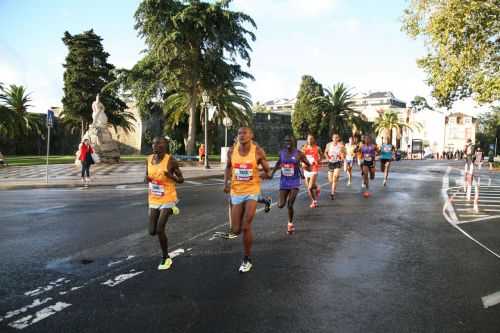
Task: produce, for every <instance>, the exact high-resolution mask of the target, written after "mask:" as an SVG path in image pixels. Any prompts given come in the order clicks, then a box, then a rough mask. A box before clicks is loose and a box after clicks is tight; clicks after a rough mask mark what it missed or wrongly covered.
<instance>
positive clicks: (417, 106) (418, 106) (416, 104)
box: [410, 96, 434, 112]
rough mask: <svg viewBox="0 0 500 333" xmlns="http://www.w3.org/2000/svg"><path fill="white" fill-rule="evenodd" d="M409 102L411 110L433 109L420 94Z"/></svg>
mask: <svg viewBox="0 0 500 333" xmlns="http://www.w3.org/2000/svg"><path fill="white" fill-rule="evenodd" d="M410 104H411V107H412V108H413V110H415V111H416V112H420V111H423V110H434V108H433V107H431V106H430V105H429V103H427V100H426V99H425V97H422V96H415V97H414V98H413V101H411V102H410Z"/></svg>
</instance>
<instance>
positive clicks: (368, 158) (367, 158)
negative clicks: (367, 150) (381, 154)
mask: <svg viewBox="0 0 500 333" xmlns="http://www.w3.org/2000/svg"><path fill="white" fill-rule="evenodd" d="M364 160H365V161H366V162H371V161H372V160H373V158H372V156H371V155H365V158H364Z"/></svg>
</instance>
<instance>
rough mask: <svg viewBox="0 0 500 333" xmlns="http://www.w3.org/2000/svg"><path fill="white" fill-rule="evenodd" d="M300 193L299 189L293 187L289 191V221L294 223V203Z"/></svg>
mask: <svg viewBox="0 0 500 333" xmlns="http://www.w3.org/2000/svg"><path fill="white" fill-rule="evenodd" d="M298 193H299V190H298V189H296V188H295V189H293V190H290V191H289V194H288V222H289V223H293V215H294V211H293V205H294V204H295V199H296V198H297V194H298Z"/></svg>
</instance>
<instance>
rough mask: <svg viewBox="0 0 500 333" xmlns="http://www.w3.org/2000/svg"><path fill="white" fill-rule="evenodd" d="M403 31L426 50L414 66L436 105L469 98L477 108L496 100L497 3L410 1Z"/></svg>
mask: <svg viewBox="0 0 500 333" xmlns="http://www.w3.org/2000/svg"><path fill="white" fill-rule="evenodd" d="M403 30H404V31H405V32H406V33H408V35H410V36H411V37H413V38H417V37H421V38H422V39H423V40H424V42H425V44H426V45H427V48H428V54H427V55H426V56H425V57H423V58H420V59H418V61H417V63H418V65H419V67H421V68H422V69H423V70H424V71H425V72H426V74H427V82H428V84H429V85H430V86H431V87H432V89H433V91H432V95H433V96H434V97H435V98H436V99H437V101H438V104H439V106H447V107H450V106H451V105H452V104H453V102H454V101H456V100H459V99H462V98H465V97H469V96H472V97H474V98H475V100H476V101H478V102H480V103H489V102H494V101H497V100H499V99H500V75H499V73H500V60H499V59H500V58H499V56H498V54H499V51H500V40H499V38H500V5H499V2H498V0H411V2H410V5H409V7H408V8H407V9H406V10H405V12H404V16H403Z"/></svg>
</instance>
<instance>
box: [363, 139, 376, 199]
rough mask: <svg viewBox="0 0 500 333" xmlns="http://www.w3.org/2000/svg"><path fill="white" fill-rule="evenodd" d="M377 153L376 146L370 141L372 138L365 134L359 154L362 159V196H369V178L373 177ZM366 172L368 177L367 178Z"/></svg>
mask: <svg viewBox="0 0 500 333" xmlns="http://www.w3.org/2000/svg"><path fill="white" fill-rule="evenodd" d="M376 153H377V146H375V145H374V144H373V143H372V138H371V137H370V136H369V135H366V136H365V141H364V143H363V144H362V145H361V156H362V159H363V162H362V164H361V165H362V169H363V185H364V189H365V190H364V192H363V196H364V197H366V198H367V197H369V196H370V192H369V188H370V185H369V182H370V181H369V179H374V178H375V155H376ZM368 174H370V178H369V179H368Z"/></svg>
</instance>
